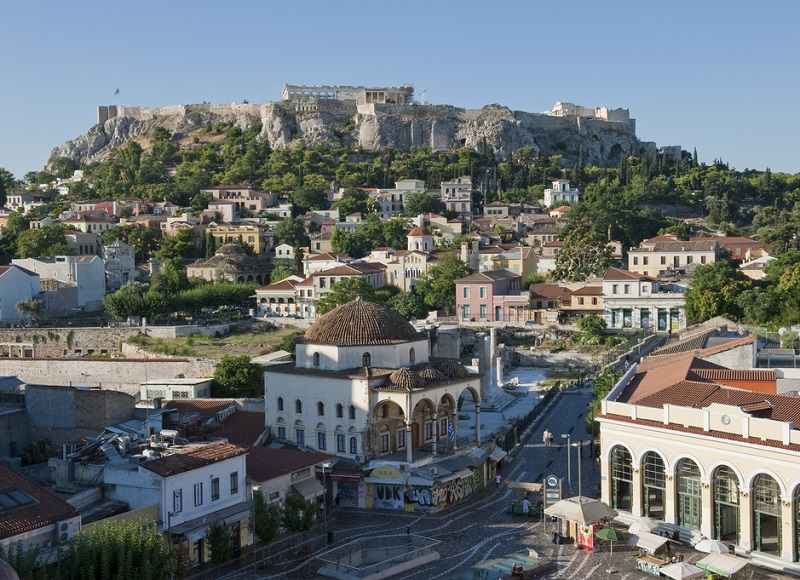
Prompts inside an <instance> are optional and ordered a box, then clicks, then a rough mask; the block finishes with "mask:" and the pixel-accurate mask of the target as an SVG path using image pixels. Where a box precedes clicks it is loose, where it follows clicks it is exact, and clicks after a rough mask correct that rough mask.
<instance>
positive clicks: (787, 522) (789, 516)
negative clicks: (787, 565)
mask: <svg viewBox="0 0 800 580" xmlns="http://www.w3.org/2000/svg"><path fill="white" fill-rule="evenodd" d="M778 533H779V534H780V535H781V559H782V560H786V561H788V562H792V561H794V505H792V496H791V495H789V496H784V497H782V498H781V529H780V530H779V532H778Z"/></svg>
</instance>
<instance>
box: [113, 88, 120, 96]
mask: <svg viewBox="0 0 800 580" xmlns="http://www.w3.org/2000/svg"><path fill="white" fill-rule="evenodd" d="M114 94H115V95H118V94H119V87H117V90H116V91H114Z"/></svg>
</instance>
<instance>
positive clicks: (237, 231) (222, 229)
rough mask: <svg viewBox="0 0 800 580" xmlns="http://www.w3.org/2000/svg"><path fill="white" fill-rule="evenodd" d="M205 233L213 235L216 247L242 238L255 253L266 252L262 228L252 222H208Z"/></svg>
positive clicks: (266, 247) (266, 244)
mask: <svg viewBox="0 0 800 580" xmlns="http://www.w3.org/2000/svg"><path fill="white" fill-rule="evenodd" d="M206 233H207V234H210V235H212V236H214V241H215V242H216V246H217V247H220V246H223V245H225V244H226V243H229V242H233V241H234V240H242V241H243V242H245V243H247V244H249V245H250V247H252V248H253V250H254V251H255V253H256V254H266V253H267V251H268V250H269V247H268V243H267V236H266V235H264V229H263V228H261V227H260V226H257V225H254V224H227V223H210V224H209V225H208V226H206Z"/></svg>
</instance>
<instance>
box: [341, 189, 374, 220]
mask: <svg viewBox="0 0 800 580" xmlns="http://www.w3.org/2000/svg"><path fill="white" fill-rule="evenodd" d="M374 206H375V204H374V203H373V202H372V200H371V199H370V197H369V195H368V194H367V192H366V191H364V190H363V189H358V188H356V187H348V188H347V189H345V190H344V192H343V193H342V199H340V200H339V201H338V202H336V204H334V206H333V207H334V209H338V210H339V215H340V216H347V215H350V214H353V213H359V212H360V213H362V214H364V215H366V214H367V213H369V212H371V211H373V210H374Z"/></svg>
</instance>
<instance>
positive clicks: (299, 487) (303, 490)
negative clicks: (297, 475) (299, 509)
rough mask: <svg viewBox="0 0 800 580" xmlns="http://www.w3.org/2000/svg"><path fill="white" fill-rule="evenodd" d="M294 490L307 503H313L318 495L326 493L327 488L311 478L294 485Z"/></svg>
mask: <svg viewBox="0 0 800 580" xmlns="http://www.w3.org/2000/svg"><path fill="white" fill-rule="evenodd" d="M292 489H294V490H295V491H296V492H297V493H299V494H300V495H302V496H303V499H305V500H306V501H311V500H312V499H314V498H316V497H317V496H318V495H322V494H323V493H325V488H324V487H322V484H321V483H320V482H318V481H317V480H316V479H315V478H313V477H309V478H308V479H303V480H302V481H297V482H295V483H293V484H292Z"/></svg>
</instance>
